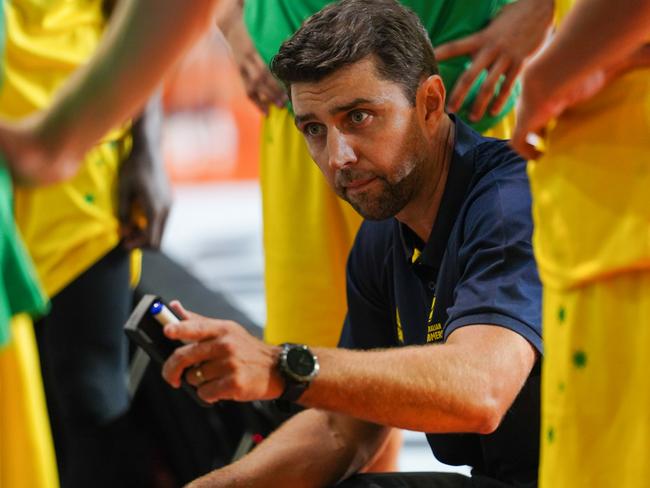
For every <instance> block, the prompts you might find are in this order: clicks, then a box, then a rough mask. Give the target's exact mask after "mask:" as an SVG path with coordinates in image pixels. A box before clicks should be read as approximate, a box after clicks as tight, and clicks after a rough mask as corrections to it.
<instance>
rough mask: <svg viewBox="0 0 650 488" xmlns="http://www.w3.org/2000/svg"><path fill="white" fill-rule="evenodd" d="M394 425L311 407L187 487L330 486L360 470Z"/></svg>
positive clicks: (378, 449) (299, 487) (375, 452)
mask: <svg viewBox="0 0 650 488" xmlns="http://www.w3.org/2000/svg"><path fill="white" fill-rule="evenodd" d="M388 432H390V429H388V428H385V427H381V426H379V425H375V424H371V423H369V422H364V421H362V420H357V419H354V418H352V417H348V416H346V415H340V414H336V413H331V412H325V411H323V410H316V409H309V410H305V411H303V412H300V413H299V414H297V415H295V416H294V417H292V418H291V419H289V420H288V421H286V422H285V423H284V424H282V425H281V426H280V427H279V428H278V429H277V430H276V431H275V432H273V433H272V434H271V435H270V436H269V438H268V439H266V440H264V441H263V442H262V443H261V444H259V445H258V446H257V447H256V448H255V449H254V450H253V451H252V452H251V453H250V454H248V455H246V456H245V457H243V458H242V459H240V460H239V461H237V462H235V463H233V464H231V465H228V466H226V467H224V468H221V469H219V470H216V471H213V472H212V473H209V474H207V475H205V476H203V477H201V478H199V479H197V480H195V481H194V482H192V483H190V484H189V485H188V487H187V488H207V487H211V488H220V487H224V488H225V487H231V486H249V487H260V488H262V487H267V486H291V487H296V488H308V487H319V486H332V485H334V484H335V483H337V482H338V481H340V480H342V479H345V478H347V477H348V476H350V475H352V474H354V473H356V472H358V471H360V470H361V469H362V468H363V466H365V465H367V464H368V463H369V462H370V461H371V460H372V459H373V457H374V456H375V455H376V454H377V453H378V452H379V451H380V447H381V446H382V444H383V443H384V442H385V441H386V439H387V437H386V436H387V434H388Z"/></svg>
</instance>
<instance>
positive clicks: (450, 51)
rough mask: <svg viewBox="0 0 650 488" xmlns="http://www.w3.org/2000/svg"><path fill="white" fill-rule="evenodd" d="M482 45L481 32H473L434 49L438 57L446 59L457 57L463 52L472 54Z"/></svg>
mask: <svg viewBox="0 0 650 488" xmlns="http://www.w3.org/2000/svg"><path fill="white" fill-rule="evenodd" d="M480 46H481V38H480V33H476V34H473V35H471V36H468V37H464V38H463V39H458V40H456V41H451V42H446V43H444V44H441V45H439V46H437V47H436V48H435V49H434V53H435V55H436V59H437V60H438V61H443V60H445V59H450V58H455V57H456V56H462V55H463V54H470V53H472V52H474V51H476V50H477V49H478V48H479V47H480Z"/></svg>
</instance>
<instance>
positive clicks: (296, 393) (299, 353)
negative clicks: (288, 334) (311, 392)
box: [278, 343, 319, 402]
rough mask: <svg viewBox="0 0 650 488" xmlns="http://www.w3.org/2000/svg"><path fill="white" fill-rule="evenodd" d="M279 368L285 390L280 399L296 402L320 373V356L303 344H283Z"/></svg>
mask: <svg viewBox="0 0 650 488" xmlns="http://www.w3.org/2000/svg"><path fill="white" fill-rule="evenodd" d="M281 347H282V350H281V351H280V357H279V359H278V368H279V369H280V374H281V375H282V377H283V378H284V385H285V386H284V391H283V392H282V395H280V396H279V397H278V400H282V401H287V402H295V401H296V400H298V398H300V396H301V395H302V394H303V393H304V392H305V390H306V389H307V388H308V387H309V383H310V382H311V380H313V379H314V378H315V377H316V375H317V374H318V369H319V365H318V358H317V357H316V356H315V355H314V353H312V352H311V350H310V349H309V348H308V347H307V346H305V345H303V344H291V343H285V344H281Z"/></svg>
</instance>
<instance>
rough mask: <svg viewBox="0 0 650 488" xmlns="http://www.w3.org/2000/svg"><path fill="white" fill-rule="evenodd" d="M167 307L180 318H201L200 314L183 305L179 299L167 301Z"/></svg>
mask: <svg viewBox="0 0 650 488" xmlns="http://www.w3.org/2000/svg"><path fill="white" fill-rule="evenodd" d="M169 308H171V309H172V310H173V311H174V313H175V314H176V315H178V316H179V317H180V318H181V320H200V319H202V318H203V316H202V315H199V314H198V313H194V312H191V311H189V310H187V309H186V308H185V307H183V304H182V303H181V302H180V300H172V301H171V302H169Z"/></svg>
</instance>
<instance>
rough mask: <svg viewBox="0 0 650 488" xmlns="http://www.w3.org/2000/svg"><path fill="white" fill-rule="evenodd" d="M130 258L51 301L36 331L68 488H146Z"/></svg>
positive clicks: (115, 260)
mask: <svg viewBox="0 0 650 488" xmlns="http://www.w3.org/2000/svg"><path fill="white" fill-rule="evenodd" d="M129 276H130V260H129V255H128V252H126V251H124V250H123V249H121V248H119V247H118V248H115V249H113V250H112V251H111V252H109V253H108V254H107V255H106V256H104V257H103V258H102V259H101V260H100V261H98V262H97V263H95V264H94V265H93V266H92V267H91V268H89V269H88V270H87V271H85V272H84V273H83V274H82V275H81V276H79V277H78V278H77V279H76V280H74V281H73V282H72V283H70V284H69V285H68V286H67V287H66V288H65V289H64V290H62V291H61V292H60V293H58V294H57V295H56V296H55V297H54V298H53V299H52V309H51V313H50V314H49V315H48V316H47V317H45V318H43V319H42V320H40V321H39V322H38V323H37V324H36V327H35V330H36V337H37V342H38V347H39V353H40V356H41V369H42V373H43V383H44V386H45V393H46V398H47V406H48V410H49V414H50V422H51V425H52V434H53V437H54V445H55V450H56V455H57V463H58V466H59V475H60V479H61V486H62V487H63V488H76V487H88V486H93V487H103V486H106V487H108V486H111V487H114V486H120V487H123V486H125V487H128V486H144V485H146V483H143V481H142V479H140V476H142V475H141V474H140V472H141V471H142V469H141V468H140V467H139V466H140V465H139V461H142V460H141V459H138V456H139V454H140V451H141V448H140V446H141V445H142V442H141V441H140V440H139V439H138V435H137V434H136V431H137V429H136V428H135V427H134V425H132V421H131V420H130V417H129V415H128V414H127V411H128V408H129V397H128V392H127V387H126V371H127V364H128V349H127V342H126V337H125V335H124V332H123V330H122V326H123V324H124V322H125V321H126V319H127V318H128V316H129V313H130V309H131V304H132V292H131V290H130V288H129Z"/></svg>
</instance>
